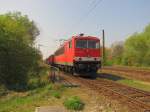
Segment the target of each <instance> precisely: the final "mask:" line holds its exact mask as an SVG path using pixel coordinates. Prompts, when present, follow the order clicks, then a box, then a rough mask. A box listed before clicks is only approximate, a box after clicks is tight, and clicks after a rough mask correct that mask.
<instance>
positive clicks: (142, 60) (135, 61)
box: [123, 25, 150, 66]
mask: <svg viewBox="0 0 150 112" xmlns="http://www.w3.org/2000/svg"><path fill="white" fill-rule="evenodd" d="M149 57H150V25H148V26H147V27H146V28H145V30H144V31H143V32H142V33H135V34H134V35H132V36H130V37H129V38H128V39H127V40H126V42H125V51H124V58H123V62H124V64H125V65H130V66H150V58H149Z"/></svg>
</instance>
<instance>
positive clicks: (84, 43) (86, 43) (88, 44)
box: [76, 40, 99, 49]
mask: <svg viewBox="0 0 150 112" xmlns="http://www.w3.org/2000/svg"><path fill="white" fill-rule="evenodd" d="M76 48H91V49H98V48H99V42H98V41H95V40H77V41H76Z"/></svg>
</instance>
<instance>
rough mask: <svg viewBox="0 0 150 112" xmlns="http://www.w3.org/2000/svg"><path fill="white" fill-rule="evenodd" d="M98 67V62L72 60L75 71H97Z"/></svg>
mask: <svg viewBox="0 0 150 112" xmlns="http://www.w3.org/2000/svg"><path fill="white" fill-rule="evenodd" d="M99 68H100V62H88V61H85V62H74V69H75V72H77V73H78V72H80V73H81V72H83V73H84V72H85V73H88V72H97V70H98V69H99Z"/></svg>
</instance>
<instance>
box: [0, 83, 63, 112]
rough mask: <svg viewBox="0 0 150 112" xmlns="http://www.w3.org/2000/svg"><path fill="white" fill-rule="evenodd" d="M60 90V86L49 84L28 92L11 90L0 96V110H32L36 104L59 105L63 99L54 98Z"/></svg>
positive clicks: (24, 111)
mask: <svg viewBox="0 0 150 112" xmlns="http://www.w3.org/2000/svg"><path fill="white" fill-rule="evenodd" d="M58 90H61V91H59V92H57V91H58ZM53 91H55V92H54V93H53ZM62 92H63V91H62V89H61V86H59V87H58V86H57V87H55V85H51V84H50V85H47V86H45V87H41V88H36V89H34V90H30V91H28V92H22V93H18V92H12V93H9V94H8V95H7V96H3V97H2V98H0V112H34V111H35V107H38V106H44V105H61V104H60V103H61V102H63V101H61V100H60V101H58V100H57V99H56V98H60V94H61V93H62ZM53 95H54V96H53Z"/></svg>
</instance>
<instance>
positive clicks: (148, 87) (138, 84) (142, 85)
mask: <svg viewBox="0 0 150 112" xmlns="http://www.w3.org/2000/svg"><path fill="white" fill-rule="evenodd" d="M117 83H121V84H125V85H128V86H130V87H134V88H137V89H141V90H144V91H149V92H150V83H146V82H143V81H138V80H132V79H122V80H118V81H117Z"/></svg>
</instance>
